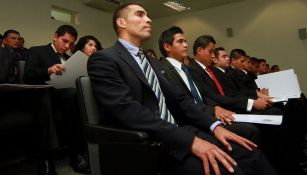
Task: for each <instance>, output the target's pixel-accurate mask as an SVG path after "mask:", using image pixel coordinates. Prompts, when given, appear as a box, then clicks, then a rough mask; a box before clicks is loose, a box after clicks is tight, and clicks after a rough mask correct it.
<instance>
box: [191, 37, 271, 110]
mask: <svg viewBox="0 0 307 175" xmlns="http://www.w3.org/2000/svg"><path fill="white" fill-rule="evenodd" d="M214 48H215V40H214V38H213V37H212V36H210V35H203V36H200V37H198V38H197V39H196V40H195V42H194V45H193V53H194V56H195V61H192V62H191V63H190V66H189V68H190V71H191V75H192V77H194V78H195V80H196V81H198V82H199V84H200V86H201V89H202V91H203V92H204V93H205V94H206V95H207V96H209V97H210V98H212V99H213V100H215V101H216V102H218V103H219V104H220V105H222V106H223V107H225V108H226V109H232V110H233V111H236V112H240V113H242V112H246V111H248V112H249V111H251V110H252V109H257V110H264V109H266V108H267V107H270V106H271V102H270V101H269V100H267V99H255V100H254V99H251V98H247V97H245V96H242V95H239V94H238V93H236V92H234V91H232V90H229V89H228V88H231V87H228V86H223V84H222V82H220V81H219V79H218V77H217V76H216V75H215V72H216V70H215V69H216V68H214V67H212V66H211V65H212V59H213V58H214ZM209 71H210V72H209Z"/></svg>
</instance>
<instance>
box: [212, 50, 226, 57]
mask: <svg viewBox="0 0 307 175" xmlns="http://www.w3.org/2000/svg"><path fill="white" fill-rule="evenodd" d="M219 51H225V48H224V47H218V48H215V49H214V56H215V58H217V57H218V56H219Z"/></svg>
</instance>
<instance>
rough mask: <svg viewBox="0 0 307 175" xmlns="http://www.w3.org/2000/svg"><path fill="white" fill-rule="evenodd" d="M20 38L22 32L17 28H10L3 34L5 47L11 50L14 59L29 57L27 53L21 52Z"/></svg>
mask: <svg viewBox="0 0 307 175" xmlns="http://www.w3.org/2000/svg"><path fill="white" fill-rule="evenodd" d="M19 39H20V33H19V32H18V31H17V30H13V29H10V30H7V31H6V32H4V34H3V44H4V48H5V49H7V50H8V51H9V53H10V56H11V58H13V59H14V61H21V60H26V59H27V58H26V57H27V53H26V52H25V53H23V52H20V50H19V46H20V45H19Z"/></svg>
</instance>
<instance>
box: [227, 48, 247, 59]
mask: <svg viewBox="0 0 307 175" xmlns="http://www.w3.org/2000/svg"><path fill="white" fill-rule="evenodd" d="M241 56H245V57H246V56H247V55H246V53H245V51H244V50H242V49H233V50H232V51H231V52H230V56H229V58H230V62H231V61H232V60H233V59H235V60H236V59H238V58H240V57H241Z"/></svg>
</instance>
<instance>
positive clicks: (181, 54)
mask: <svg viewBox="0 0 307 175" xmlns="http://www.w3.org/2000/svg"><path fill="white" fill-rule="evenodd" d="M168 32H170V33H172V34H173V38H172V39H170V40H167V39H165V38H163V33H162V35H161V37H160V40H159V48H160V51H161V53H162V54H163V56H164V57H163V58H162V59H161V61H160V62H161V65H162V67H163V69H164V70H165V73H164V75H165V76H166V78H167V79H168V80H169V81H172V82H173V83H174V84H176V85H177V86H178V87H181V88H182V90H183V91H185V92H186V94H187V95H189V96H191V97H193V98H194V99H195V102H196V103H201V104H204V105H205V108H204V110H206V111H207V112H208V113H211V114H214V115H215V117H216V118H218V119H219V120H220V121H222V122H223V123H224V125H225V127H226V128H227V129H229V130H231V131H233V132H235V133H237V134H239V135H241V136H244V137H246V138H249V139H251V140H252V141H254V142H255V143H257V144H258V145H259V147H260V148H261V150H262V151H263V152H264V153H265V155H266V156H267V157H268V158H269V160H270V161H271V163H273V165H274V167H275V168H276V169H277V171H278V173H279V174H300V173H303V172H302V171H301V168H300V167H299V163H300V161H303V160H304V159H305V157H304V153H303V151H302V148H301V146H300V144H301V142H302V141H303V139H304V134H305V133H306V129H305V127H304V124H305V121H306V119H305V115H306V113H305V111H304V107H303V105H302V103H301V102H300V100H289V102H288V103H287V104H283V103H275V104H274V103H272V101H270V97H269V96H268V90H267V89H261V90H260V89H258V87H257V85H256V83H255V81H254V80H255V79H256V78H257V75H258V74H265V73H268V72H267V66H266V62H265V60H263V59H259V60H258V59H257V58H254V57H252V59H251V58H250V57H249V56H248V55H247V54H246V53H245V51H244V50H242V49H233V50H232V51H231V53H230V55H228V54H227V52H226V50H225V49H224V48H222V47H218V48H215V44H216V42H215V40H214V38H213V37H212V36H210V35H203V36H200V37H198V38H197V39H196V40H195V42H194V45H193V53H194V58H188V59H187V55H186V52H187V49H188V46H187V44H186V45H185V46H184V47H183V48H179V47H178V46H177V45H176V43H179V42H180V41H183V42H185V37H184V35H183V31H182V30H181V29H180V28H179V27H176V26H174V27H172V28H170V29H169V30H168ZM164 35H166V34H164ZM165 45H166V46H165ZM251 60H253V61H251ZM252 62H253V63H252ZM262 64H264V66H263V65H262ZM259 65H261V67H262V69H263V71H261V68H260V70H259ZM234 113H244V114H265V115H283V117H284V118H283V122H282V125H281V126H273V125H263V124H246V123H236V122H235V120H234V118H233V116H232V114H234Z"/></svg>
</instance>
